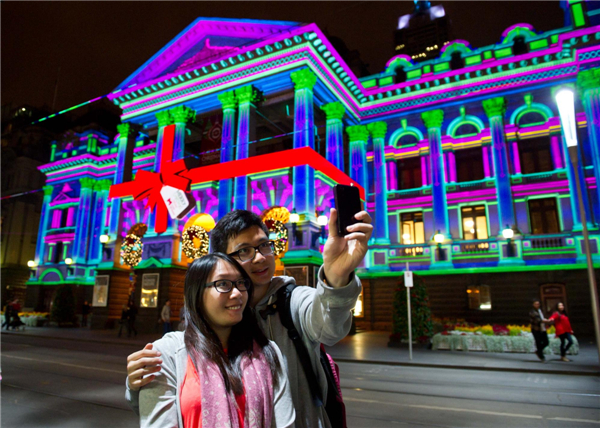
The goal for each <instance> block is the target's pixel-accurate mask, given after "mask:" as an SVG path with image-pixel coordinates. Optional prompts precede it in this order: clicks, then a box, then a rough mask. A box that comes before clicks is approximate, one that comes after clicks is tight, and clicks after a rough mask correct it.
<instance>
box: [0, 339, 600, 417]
mask: <svg viewBox="0 0 600 428" xmlns="http://www.w3.org/2000/svg"><path fill="white" fill-rule="evenodd" d="M154 338H156V337H150V336H144V337H142V336H138V337H137V338H131V339H127V338H117V337H116V332H114V331H90V330H87V329H58V328H56V329H54V328H39V329H38V328H27V330H25V331H24V332H12V331H11V332H9V333H5V332H2V336H1V340H2V360H1V362H2V376H3V380H2V412H1V417H2V419H1V421H0V424H1V426H2V427H8V428H17V427H18V428H27V427H44V428H45V427H67V428H69V427H77V428H80V427H135V426H137V425H138V420H137V417H136V416H135V415H134V414H133V412H132V411H130V410H129V409H128V407H127V404H126V402H125V400H124V389H125V388H124V382H125V376H126V368H125V359H126V356H127V355H128V354H129V353H131V352H133V351H135V350H137V349H139V348H140V347H141V346H143V345H144V344H145V343H147V342H149V341H152V340H153V339H154ZM386 345H387V334H385V333H381V332H366V333H359V334H357V335H355V336H350V337H348V338H346V339H344V340H343V341H342V342H340V343H339V344H338V345H336V346H334V347H332V348H330V351H331V354H332V355H333V356H334V358H336V361H338V363H339V365H340V371H341V383H342V388H343V389H342V390H343V394H344V399H345V402H346V406H347V413H348V426H349V427H357V428H358V427H368V428H377V427H389V426H395V425H401V426H409V427H424V426H431V427H488V426H489V427H496V426H497V427H507V426H510V427H557V428H558V427H582V426H584V427H587V426H590V427H593V426H598V425H600V410H599V409H600V377H599V376H598V359H597V355H596V353H595V348H594V347H593V346H589V344H585V343H584V344H583V349H582V353H581V354H580V355H578V356H574V357H573V362H572V363H559V362H558V361H550V362H549V363H546V364H543V363H540V362H539V361H537V359H536V358H535V356H534V355H524V354H485V353H475V352H472V353H461V352H449V351H431V350H425V349H415V352H414V354H413V362H410V361H409V360H408V350H407V349H398V348H387V346H386ZM528 367H529V368H532V369H531V370H530V372H526V369H527V368H528ZM555 367H556V368H555ZM534 368H541V369H540V370H541V371H537V372H536V371H535V369H534Z"/></svg>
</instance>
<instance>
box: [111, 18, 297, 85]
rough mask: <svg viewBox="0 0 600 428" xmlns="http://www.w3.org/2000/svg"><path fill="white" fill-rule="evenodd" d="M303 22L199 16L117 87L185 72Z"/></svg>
mask: <svg viewBox="0 0 600 428" xmlns="http://www.w3.org/2000/svg"><path fill="white" fill-rule="evenodd" d="M300 25H302V24H300V23H297V22H287V21H261V20H250V19H248V20H244V19H237V20H234V19H224V18H198V19H196V20H195V21H194V22H192V23H191V24H190V25H189V26H188V27H187V28H186V29H185V30H183V31H182V32H181V33H180V34H179V35H177V37H175V38H174V39H173V40H171V41H170V42H169V43H168V44H167V45H166V46H165V47H163V48H162V49H161V50H160V51H158V52H157V53H156V54H155V55H154V56H152V58H150V59H149V60H148V61H146V63H145V64H144V65H142V66H141V67H140V68H138V69H137V70H136V71H135V72H134V73H133V74H132V75H131V76H129V77H128V78H127V79H126V80H125V81H124V82H123V83H121V84H120V85H119V87H118V88H117V89H124V88H127V87H130V86H132V85H139V84H142V83H144V82H148V81H151V80H154V79H157V78H159V77H161V76H167V75H178V74H183V73H186V72H188V71H191V70H193V69H195V68H198V67H199V66H202V65H203V64H206V63H209V62H214V61H215V60H217V59H219V58H220V57H223V56H227V55H230V54H231V53H234V52H235V51H236V50H239V49H242V48H245V47H247V46H251V45H253V44H257V43H260V42H263V41H266V40H268V39H269V38H271V37H273V36H275V35H277V34H280V33H282V32H285V31H288V30H289V29H290V28H294V27H298V26H300Z"/></svg>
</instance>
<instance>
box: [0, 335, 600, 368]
mask: <svg viewBox="0 0 600 428" xmlns="http://www.w3.org/2000/svg"><path fill="white" fill-rule="evenodd" d="M6 334H9V335H19V336H28V337H43V338H49V339H64V340H74V341H80V342H93V343H104V344H110V345H125V346H129V347H136V346H137V347H138V348H139V349H141V348H142V347H143V346H144V345H146V343H150V342H153V341H155V340H156V339H159V338H160V337H161V335H160V334H140V335H138V336H137V337H136V338H133V337H132V338H127V337H120V338H119V337H117V331H116V330H90V329H87V328H58V327H27V329H26V330H25V331H16V332H13V331H12V330H11V331H10V332H6V331H5V330H2V335H3V336H4V335H6ZM388 336H389V333H386V332H381V331H369V332H362V333H358V334H356V335H354V336H348V337H346V338H345V339H343V340H341V341H340V342H339V343H338V344H336V345H335V346H331V347H326V349H327V352H328V353H330V354H331V356H332V357H333V358H334V359H335V360H336V361H338V362H349V363H369V364H388V365H398V366H413V367H432V368H456V369H467V370H493V371H510V372H526V373H547V374H569V375H585V376H599V375H600V365H599V363H598V353H597V351H596V346H595V345H594V344H592V343H589V342H585V343H580V352H579V355H574V356H572V357H570V359H571V360H572V361H571V362H570V363H564V362H561V361H559V359H558V358H559V357H558V356H556V355H550V356H546V359H547V362H545V363H542V362H540V361H539V360H538V359H537V357H536V356H535V355H534V354H511V353H505V354H496V353H487V352H460V351H432V350H428V349H423V348H420V347H415V348H413V359H412V361H410V360H409V358H408V347H406V348H388V346H387V343H388Z"/></svg>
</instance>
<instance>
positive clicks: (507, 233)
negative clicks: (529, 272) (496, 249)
mask: <svg viewBox="0 0 600 428" xmlns="http://www.w3.org/2000/svg"><path fill="white" fill-rule="evenodd" d="M502 236H503V237H504V239H506V257H514V252H513V244H512V238H513V237H514V236H515V232H514V231H513V230H512V229H511V228H510V227H509V226H508V225H506V229H504V230H503V231H502Z"/></svg>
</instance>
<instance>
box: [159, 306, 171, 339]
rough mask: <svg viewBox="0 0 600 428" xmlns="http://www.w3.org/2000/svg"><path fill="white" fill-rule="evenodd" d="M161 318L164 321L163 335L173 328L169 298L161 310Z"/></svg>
mask: <svg viewBox="0 0 600 428" xmlns="http://www.w3.org/2000/svg"><path fill="white" fill-rule="evenodd" d="M160 319H161V321H162V323H163V336H164V335H165V334H167V333H168V332H170V331H171V330H173V328H172V326H171V301H170V300H167V301H166V302H165V305H164V306H163V308H162V311H161V312H160Z"/></svg>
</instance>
